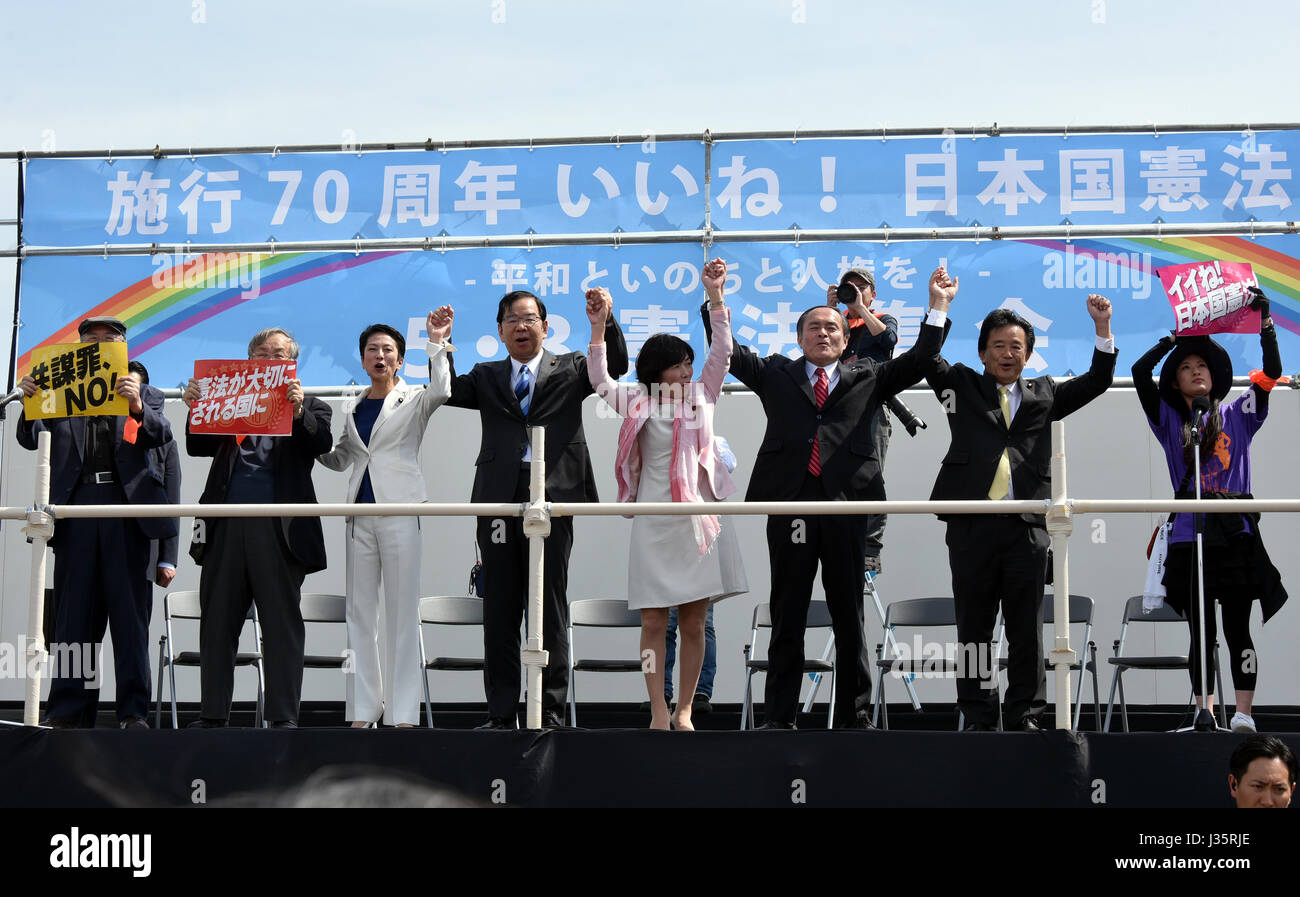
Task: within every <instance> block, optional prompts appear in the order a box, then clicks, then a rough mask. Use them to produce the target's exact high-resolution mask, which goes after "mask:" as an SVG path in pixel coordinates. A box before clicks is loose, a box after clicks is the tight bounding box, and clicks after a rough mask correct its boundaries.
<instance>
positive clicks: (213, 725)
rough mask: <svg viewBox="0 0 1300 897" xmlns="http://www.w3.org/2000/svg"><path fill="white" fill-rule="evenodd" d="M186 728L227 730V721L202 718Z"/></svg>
mask: <svg viewBox="0 0 1300 897" xmlns="http://www.w3.org/2000/svg"><path fill="white" fill-rule="evenodd" d="M185 728H187V729H224V728H226V721H225V720H224V719H208V718H206V717H200V718H199V719H196V720H195V721H194V722H192V723H190V724H189V725H188V726H186V727H185Z"/></svg>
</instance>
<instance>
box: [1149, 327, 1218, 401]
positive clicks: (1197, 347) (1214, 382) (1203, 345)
mask: <svg viewBox="0 0 1300 897" xmlns="http://www.w3.org/2000/svg"><path fill="white" fill-rule="evenodd" d="M1188 355H1199V356H1201V357H1202V358H1204V359H1205V363H1206V364H1207V365H1209V367H1210V381H1211V382H1210V398H1212V399H1217V400H1219V401H1223V397H1224V396H1226V395H1227V394H1228V391H1229V390H1230V389H1232V359H1231V358H1229V357H1228V351H1227V350H1226V349H1224V348H1223V346H1220V345H1219V344H1218V343H1216V342H1215V341H1214V340H1212V339H1210V338H1209V337H1208V336H1181V337H1179V338H1178V342H1177V343H1175V344H1174V351H1172V352H1170V353H1169V356H1168V357H1167V358H1166V359H1165V363H1164V366H1163V367H1161V368H1160V397H1161V398H1162V399H1164V400H1165V401H1166V402H1168V403H1169V404H1170V405H1172V406H1173V407H1175V408H1185V407H1186V405H1187V402H1186V400H1185V399H1184V398H1183V394H1182V391H1181V390H1179V389H1178V366H1179V365H1180V364H1182V363H1183V359H1184V358H1186V357H1187V356H1188Z"/></svg>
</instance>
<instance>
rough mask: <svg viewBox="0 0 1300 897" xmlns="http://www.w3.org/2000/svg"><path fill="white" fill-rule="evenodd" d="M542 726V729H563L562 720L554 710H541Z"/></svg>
mask: <svg viewBox="0 0 1300 897" xmlns="http://www.w3.org/2000/svg"><path fill="white" fill-rule="evenodd" d="M542 728H543V729H563V728H564V720H563V719H562V718H561V717H560V714H559V713H557V712H556V711H554V710H544V711H542Z"/></svg>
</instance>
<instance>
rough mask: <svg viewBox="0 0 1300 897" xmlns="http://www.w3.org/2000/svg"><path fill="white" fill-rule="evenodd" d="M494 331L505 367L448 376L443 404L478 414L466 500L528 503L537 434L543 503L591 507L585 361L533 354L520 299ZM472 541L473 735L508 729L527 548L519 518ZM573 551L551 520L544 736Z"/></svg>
mask: <svg viewBox="0 0 1300 897" xmlns="http://www.w3.org/2000/svg"><path fill="white" fill-rule="evenodd" d="M606 314H607V317H606V323H605V341H606V345H607V346H608V347H609V350H608V351H609V369H610V373H611V375H612V376H613V377H615V378H617V377H620V376H622V375H623V374H624V373H626V372H627V345H626V344H625V342H624V340H623V333H622V331H621V330H619V327H618V324H617V323H616V322H615V321H614V315H613V310H612V308H610V307H609V306H607V307H606ZM497 330H498V332H499V334H500V336H501V341H502V342H503V343H505V346H506V352H507V353H509V357H508V358H506V359H504V360H502V361H489V362H482V363H480V364H476V365H475V366H474V367H473V369H472V370H471V371H470V372H469V373H468V374H461V375H460V376H456V373H455V366H454V364H453V367H452V383H451V399H449V400H448V402H447V404H448V405H449V406H452V407H456V408H472V409H475V410H477V411H478V413H479V420H480V421H481V423H482V426H483V438H482V443H481V445H480V448H479V454H478V460H477V461H476V462H475V463H476V465H477V470H476V472H475V474H474V489H473V493H472V495H471V498H470V500H471V501H474V502H524V501H528V498H529V496H528V479H529V473H528V471H529V467H530V464H531V462H532V452H531V448H530V444H529V437H528V430H529V428H530V427H545V428H546V498H547V500H548V501H598V500H599V498H598V496H597V494H596V478H595V475H594V474H593V473H592V470H591V458H590V457H589V456H588V454H587V437H586V435H585V434H584V433H583V430H582V401H583V399H585V398H587V396H589V395H591V394H592V388H591V382H590V381H589V380H588V378H587V359H586V357H585V356H583V355H582V354H581V353H579V352H569V353H567V354H565V355H558V356H557V355H552V354H551V353H550V352H548V351H546V350H545V349H543V348H542V343H543V341H544V340H545V339H546V335H547V333H548V332H549V327H548V325H547V323H546V305H545V304H544V303H543V302H542V301H541V300H540V299H538V298H537V297H536V296H534V295H533V294H532V293H529V292H525V291H523V290H516V291H515V292H512V293H507V294H506V295H505V296H504V297H502V299H501V302H500V304H499V305H498V307H497ZM453 361H454V356H453ZM477 538H478V544H479V551H480V553H481V554H482V557H483V570H484V588H485V590H486V595H485V597H484V601H483V642H484V655H483V656H484V661H485V669H484V671H483V682H484V687H485V690H486V692H487V703H488V721H487V722H486V723H485V724H483V725H482V726H480V727H479V728H481V729H513V728H515V725H516V719H517V714H518V709H519V673H520V657H519V624H520V620H521V618H522V616H523V611H524V603H525V600H526V593H527V590H528V539H527V537H526V536H525V535H524V531H523V521H522V520H521V519H520V518H518V517H503V518H492V517H480V518H478V524H477ZM572 548H573V520H572V518H567V517H555V518H552V519H551V534H550V535H549V536H548V537H547V539H546V552H545V560H544V564H545V577H544V583H543V593H544V594H543V602H544V609H545V613H544V617H543V621H542V626H543V648H544V649H545V650H546V651H548V652H550V660H549V663H548V664H547V667H546V669H545V671H544V672H543V677H542V690H543V691H542V720H543V724H544V725H545V726H546V727H547V728H554V727H557V726H560V725H562V724H563V719H564V701H565V697H566V695H567V693H568V689H569V669H568V656H569V598H568V582H569V552H570V551H571V550H572Z"/></svg>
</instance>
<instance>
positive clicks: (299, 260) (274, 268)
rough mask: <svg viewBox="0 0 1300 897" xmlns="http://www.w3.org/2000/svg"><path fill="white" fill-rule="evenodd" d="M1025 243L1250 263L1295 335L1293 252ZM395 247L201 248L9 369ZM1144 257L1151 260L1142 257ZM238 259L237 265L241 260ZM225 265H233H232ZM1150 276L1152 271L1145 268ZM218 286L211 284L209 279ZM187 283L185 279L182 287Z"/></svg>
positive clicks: (209, 310) (152, 343)
mask: <svg viewBox="0 0 1300 897" xmlns="http://www.w3.org/2000/svg"><path fill="white" fill-rule="evenodd" d="M1022 242H1024V243H1025V244H1026V245H1033V246H1038V247H1041V248H1043V249H1051V250H1055V251H1059V252H1072V253H1073V254H1074V255H1075V256H1092V257H1095V258H1098V259H1099V261H1100V262H1104V263H1108V264H1114V265H1126V266H1129V267H1136V268H1141V269H1155V268H1160V267H1163V266H1165V265H1173V264H1181V263H1185V262H1189V261H1206V260H1213V259H1220V260H1224V261H1233V262H1249V263H1250V265H1251V267H1252V268H1253V269H1254V271H1255V275H1256V277H1258V278H1259V282H1260V285H1261V286H1262V287H1263V288H1264V290H1265V291H1266V292H1267V293H1268V294H1269V298H1270V299H1271V300H1272V314H1273V318H1274V320H1275V321H1276V323H1277V325H1278V326H1279V327H1282V328H1283V329H1285V330H1288V331H1290V332H1291V333H1295V334H1300V259H1297V258H1294V257H1292V256H1289V255H1286V254H1284V253H1281V252H1278V251H1277V250H1275V249H1270V248H1267V247H1265V246H1262V245H1260V244H1258V243H1256V242H1255V241H1253V240H1250V239H1247V238H1243V237H1177V238H1166V239H1164V240H1156V239H1150V238H1144V239H1112V240H1079V239H1076V240H1072V241H1071V242H1069V243H1066V242H1065V241H1063V240H1026V241H1022ZM400 254H402V251H385V252H369V253H364V252H363V253H359V254H358V253H354V252H328V253H319V252H289V253H277V254H275V255H271V254H269V253H244V254H236V253H208V254H204V255H200V256H195V257H194V258H193V259H191V260H189V261H187V262H185V263H184V264H183V265H179V266H173V267H172V268H171V269H162V270H158V271H155V272H154V273H153V274H152V275H150V276H149V277H146V278H143V279H141V280H139V281H137V282H135V283H133V284H131V285H130V286H127V287H125V288H124V289H122V290H120V291H118V292H117V293H115V294H114V295H112V296H110V297H109V298H108V299H106V300H104V301H102V302H100V303H99V304H98V305H95V306H94V307H92V308H88V309H86V310H85V311H84V312H83V313H82V314H79V315H77V316H76V318H74V319H73V320H70V321H67V322H65V323H64V324H63V325H62V326H60V327H59V328H58V329H57V330H56V331H55V332H53V333H50V334H49V335H48V336H46V337H45V339H43V340H41V341H40V342H39V343H38V344H37V345H36V346H32V347H31V348H29V349H28V350H27V351H26V352H24V353H23V354H22V355H21V356H20V357H19V359H18V362H17V366H16V370H19V371H22V370H26V369H27V368H28V367H29V366H30V364H31V353H32V350H33V349H35V348H38V347H39V346H44V345H49V344H53V343H70V342H76V341H77V339H78V337H77V324H78V323H79V322H80V321H81V319H82V318H84V317H87V316H91V315H113V316H114V317H117V318H120V319H121V320H122V321H123V322H124V323H125V324H126V325H127V327H128V328H130V333H131V354H132V356H133V357H134V356H138V355H140V354H142V353H144V352H147V351H148V350H150V349H152V348H154V347H156V346H158V345H160V344H163V343H165V342H166V341H167V340H169V339H171V338H172V337H174V336H176V335H178V334H181V333H184V332H186V331H188V330H190V329H191V328H193V327H195V326H196V325H199V324H201V323H203V322H204V321H207V320H209V319H211V318H213V317H215V316H217V315H219V314H221V313H222V312H223V311H226V310H228V309H231V308H234V307H236V306H238V305H240V304H242V303H245V302H249V301H252V300H253V299H256V298H258V297H259V296H265V295H267V294H268V293H272V292H274V291H276V290H279V289H283V288H284V287H288V286H292V285H294V284H298V283H302V282H304V281H307V280H310V279H312V278H315V277H320V276H322V275H327V274H331V273H334V272H338V271H344V270H347V269H350V268H357V267H359V266H362V265H367V264H369V263H371V262H375V261H379V260H380V259H384V258H388V257H389V256H393V255H400ZM1148 257H1149V259H1150V261H1149V263H1148V262H1147V258H1148ZM240 266H242V267H240ZM248 266H255V267H256V281H255V282H256V283H257V289H256V290H252V291H250V290H249V289H248V288H247V286H246V285H240V283H239V274H240V273H243V274H247V273H248V271H249V268H248ZM232 267H240V270H239V271H238V272H237V271H233V270H231V268H232ZM1144 273H1145V274H1148V275H1150V276H1151V277H1152V278H1154V277H1155V272H1154V270H1144ZM214 281H215V282H216V284H217V285H215V286H214V285H213V282H214ZM186 283H190V285H189V286H186V285H185V284H186Z"/></svg>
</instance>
